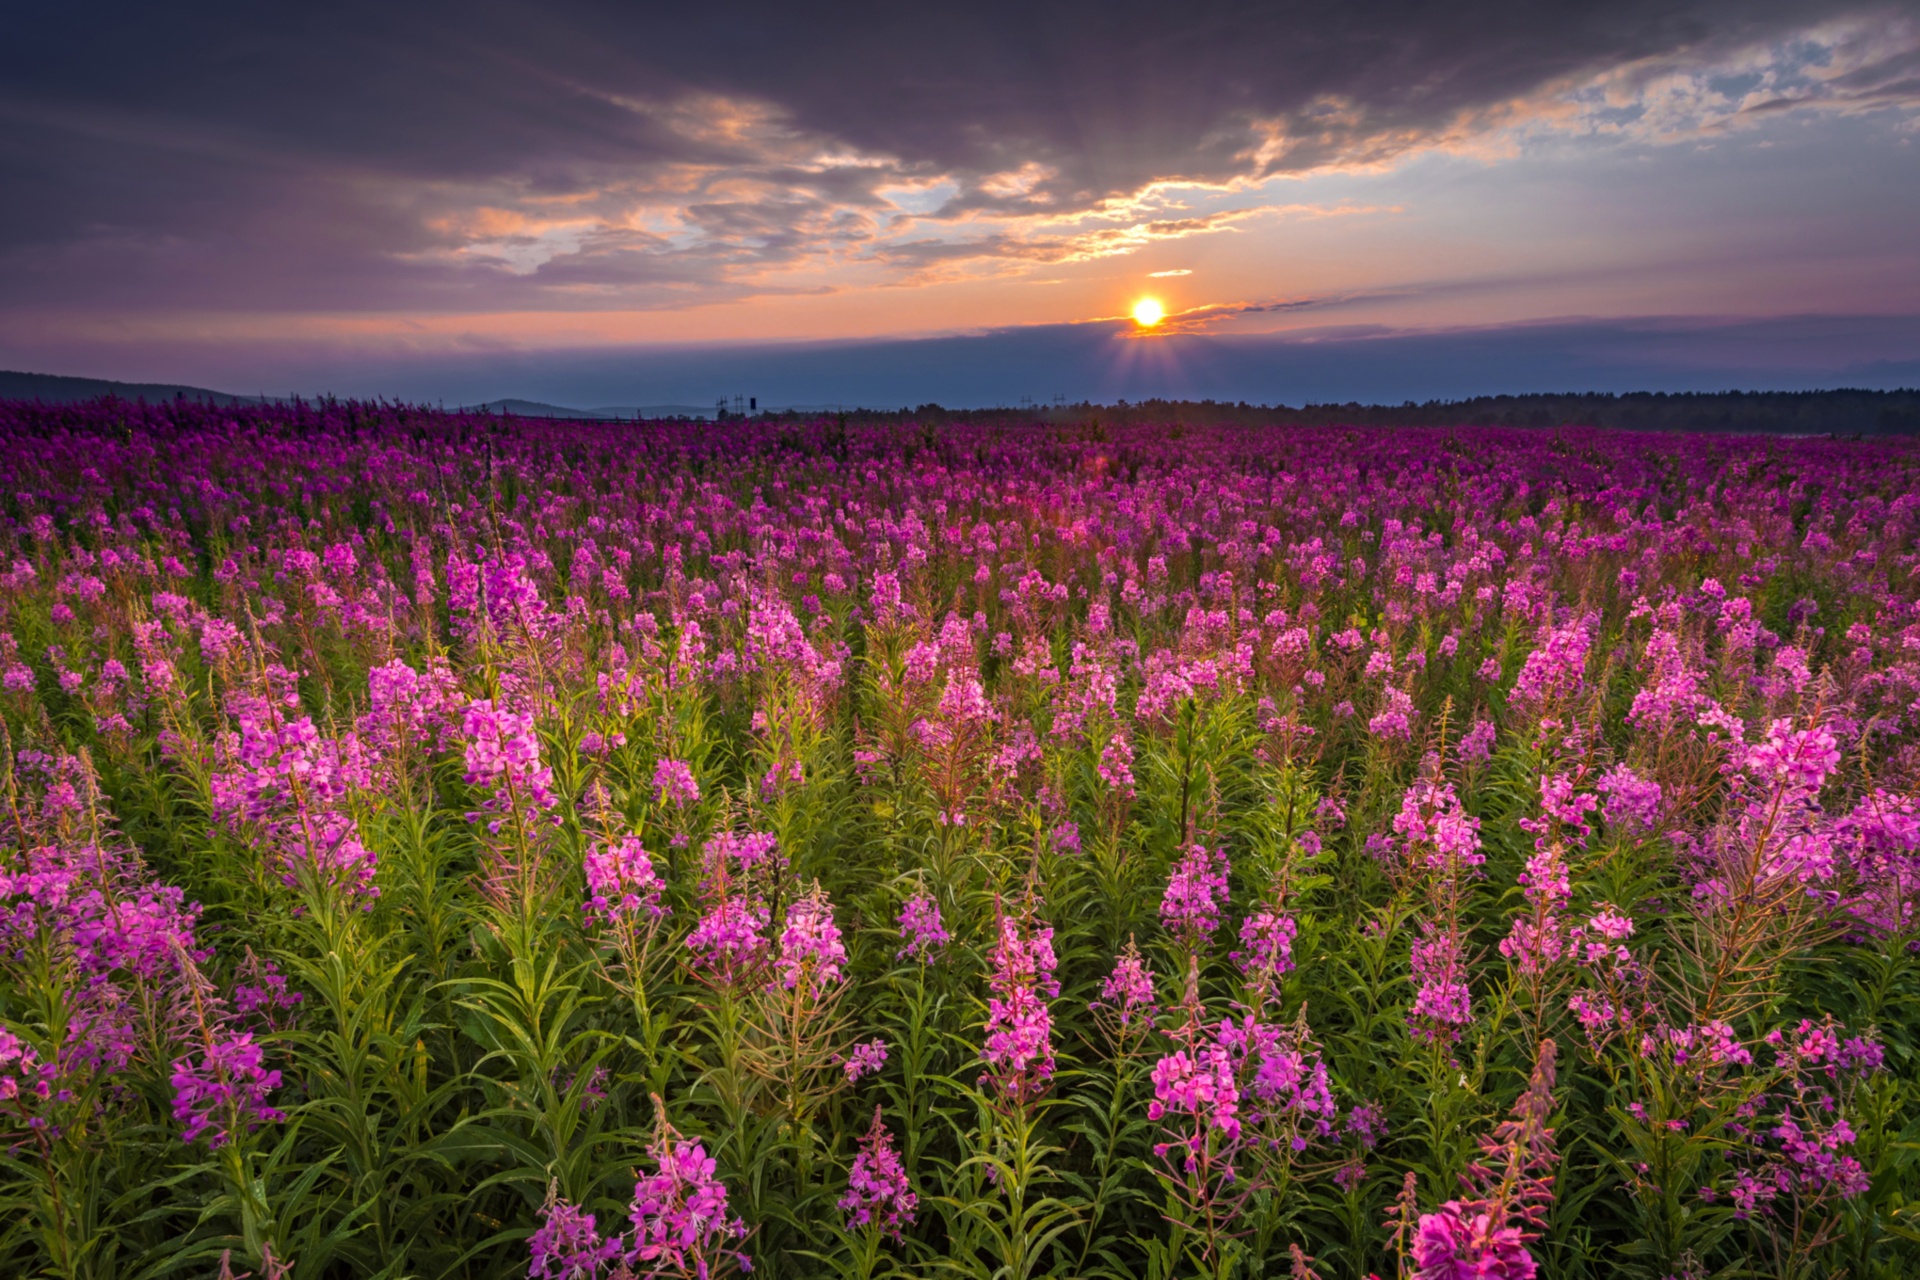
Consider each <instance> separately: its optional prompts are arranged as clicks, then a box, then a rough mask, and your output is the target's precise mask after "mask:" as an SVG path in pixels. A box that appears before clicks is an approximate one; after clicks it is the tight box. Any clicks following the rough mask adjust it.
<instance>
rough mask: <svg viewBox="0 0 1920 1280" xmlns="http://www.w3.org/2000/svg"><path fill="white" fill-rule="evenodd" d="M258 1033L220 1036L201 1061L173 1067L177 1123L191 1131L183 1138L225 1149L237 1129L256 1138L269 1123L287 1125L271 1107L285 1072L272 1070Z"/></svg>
mask: <svg viewBox="0 0 1920 1280" xmlns="http://www.w3.org/2000/svg"><path fill="white" fill-rule="evenodd" d="M264 1061H265V1056H264V1055H263V1054H262V1052H261V1050H260V1046H259V1045H257V1044H255V1043H254V1042H253V1033H252V1032H247V1031H242V1032H237V1033H221V1032H216V1033H214V1035H213V1037H212V1039H211V1040H210V1042H209V1043H208V1045H207V1047H206V1050H205V1051H204V1052H203V1053H202V1054H201V1055H200V1056H199V1058H198V1059H197V1060H196V1059H195V1058H194V1057H192V1056H191V1055H189V1056H188V1057H185V1058H181V1059H179V1060H178V1061H176V1062H175V1063H174V1064H173V1118H174V1119H175V1120H177V1121H179V1122H180V1123H181V1124H182V1125H183V1126H184V1127H185V1128H184V1132H183V1133H182V1135H181V1137H182V1138H183V1139H184V1140H185V1141H187V1142H197V1141H199V1140H200V1138H201V1137H202V1136H203V1135H204V1136H206V1138H207V1145H208V1146H211V1147H220V1146H224V1145H225V1144H226V1143H227V1142H228V1141H230V1140H231V1139H232V1137H233V1135H234V1132H235V1131H236V1130H244V1131H245V1132H248V1133H251V1132H253V1131H254V1130H255V1129H258V1128H259V1127H260V1126H261V1125H263V1124H266V1123H268V1122H269V1121H277V1120H285V1119H286V1118H287V1117H286V1115H285V1114H284V1113H282V1112H280V1111H277V1110H275V1109H274V1108H273V1107H271V1106H269V1105H267V1095H269V1094H270V1093H272V1092H273V1091H274V1090H275V1089H277V1088H279V1087H280V1073H279V1072H278V1071H268V1070H267V1069H266V1068H265V1066H264Z"/></svg>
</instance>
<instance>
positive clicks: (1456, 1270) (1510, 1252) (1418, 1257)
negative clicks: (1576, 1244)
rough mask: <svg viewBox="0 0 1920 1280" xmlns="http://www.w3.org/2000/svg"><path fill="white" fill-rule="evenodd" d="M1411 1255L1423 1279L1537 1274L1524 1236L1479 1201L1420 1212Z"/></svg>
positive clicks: (1485, 1279) (1514, 1278) (1529, 1278)
mask: <svg viewBox="0 0 1920 1280" xmlns="http://www.w3.org/2000/svg"><path fill="white" fill-rule="evenodd" d="M1412 1252H1413V1265H1414V1274H1415V1275H1416V1276H1418V1277H1419V1280H1533V1276H1534V1274H1535V1270H1536V1267H1535V1264H1534V1260H1533V1255H1532V1254H1531V1253H1529V1252H1527V1246H1526V1234H1525V1233H1524V1232H1523V1231H1522V1230H1521V1229H1520V1228H1519V1227H1515V1226H1509V1225H1507V1223H1506V1222H1505V1221H1504V1219H1502V1218H1499V1217H1496V1216H1495V1215H1494V1214H1493V1213H1491V1212H1489V1211H1488V1210H1487V1209H1485V1208H1483V1207H1481V1206H1480V1205H1479V1202H1477V1201H1470V1202H1462V1201H1459V1200H1449V1201H1447V1202H1446V1203H1445V1204H1443V1205H1441V1206H1440V1207H1439V1208H1438V1209H1436V1210H1435V1211H1434V1212H1432V1213H1426V1214H1422V1215H1421V1216H1420V1222H1419V1225H1418V1226H1417V1227H1415V1228H1414V1234H1413V1251H1412Z"/></svg>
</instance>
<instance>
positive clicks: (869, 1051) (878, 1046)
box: [842, 1038, 887, 1084]
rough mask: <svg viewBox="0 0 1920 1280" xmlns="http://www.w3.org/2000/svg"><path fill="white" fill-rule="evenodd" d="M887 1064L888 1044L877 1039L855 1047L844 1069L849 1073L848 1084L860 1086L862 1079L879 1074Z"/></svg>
mask: <svg viewBox="0 0 1920 1280" xmlns="http://www.w3.org/2000/svg"><path fill="white" fill-rule="evenodd" d="M886 1064H887V1042H886V1041H885V1040H881V1039H877V1038H876V1039H873V1040H869V1041H867V1042H866V1043H864V1044H856V1045H855V1046H853V1052H851V1053H849V1054H848V1055H847V1061H846V1063H845V1065H844V1067H843V1068H842V1069H843V1070H844V1071H845V1072H846V1073H847V1083H848V1084H858V1083H859V1082H860V1079H861V1077H863V1076H870V1075H876V1074H878V1073H879V1071H880V1068H881V1067H884V1066H885V1065H886Z"/></svg>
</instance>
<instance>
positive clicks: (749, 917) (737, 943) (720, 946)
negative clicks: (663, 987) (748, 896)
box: [687, 897, 769, 987]
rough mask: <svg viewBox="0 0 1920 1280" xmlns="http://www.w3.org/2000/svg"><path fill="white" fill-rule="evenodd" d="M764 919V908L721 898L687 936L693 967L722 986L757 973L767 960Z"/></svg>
mask: <svg viewBox="0 0 1920 1280" xmlns="http://www.w3.org/2000/svg"><path fill="white" fill-rule="evenodd" d="M768 920H769V917H768V913H767V911H766V910H765V909H764V908H761V907H756V906H752V905H750V904H749V903H747V902H746V901H745V900H744V899H741V898H733V897H729V898H722V899H721V900H720V901H719V903H718V904H716V905H715V906H714V907H713V909H712V910H711V911H709V912H707V914H706V915H704V916H702V917H700V923H699V924H697V925H695V926H694V929H693V932H692V933H690V934H688V935H687V949H688V950H689V951H691V952H692V953H693V961H692V963H693V967H694V968H695V969H696V970H697V971H699V972H700V973H702V974H703V975H705V976H706V977H708V978H710V979H712V980H713V981H715V982H717V983H719V984H720V985H721V986H725V987H731V986H734V985H735V984H737V983H739V982H741V981H743V980H744V979H746V978H747V977H749V976H750V975H752V974H754V973H756V972H758V971H759V969H760V968H761V966H762V965H764V964H765V963H766V959H767V939H766V936H765V930H766V927H767V923H768Z"/></svg>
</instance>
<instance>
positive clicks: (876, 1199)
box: [839, 1107, 920, 1240]
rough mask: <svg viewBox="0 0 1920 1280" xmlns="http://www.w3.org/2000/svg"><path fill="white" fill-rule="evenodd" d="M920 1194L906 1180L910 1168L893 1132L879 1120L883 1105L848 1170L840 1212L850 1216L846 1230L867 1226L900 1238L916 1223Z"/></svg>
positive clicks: (860, 1228) (876, 1112) (876, 1109)
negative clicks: (895, 1141) (905, 1230)
mask: <svg viewBox="0 0 1920 1280" xmlns="http://www.w3.org/2000/svg"><path fill="white" fill-rule="evenodd" d="M919 1206H920V1197H919V1196H917V1195H915V1194H914V1193H913V1190H912V1188H911V1187H910V1186H909V1185H908V1183H907V1170H906V1167H905V1166H904V1165H902V1164H901V1163H900V1155H899V1153H898V1152H896V1151H895V1150H894V1149H893V1135H892V1134H890V1133H888V1132H887V1127H886V1125H885V1124H884V1123H882V1121H881V1119H880V1108H878V1107H875V1108H874V1109H873V1127H872V1128H871V1129H869V1130H867V1136H866V1137H865V1138H863V1139H862V1140H861V1142H860V1154H859V1155H857V1156H855V1157H854V1158H853V1168H852V1169H851V1170H849V1171H848V1173H847V1194H845V1195H844V1196H841V1197H840V1202H839V1208H840V1211H841V1212H842V1213H844V1214H846V1215H847V1230H849V1231H859V1230H863V1229H865V1228H868V1227H873V1228H876V1229H878V1230H879V1232H880V1233H881V1234H882V1235H884V1236H891V1237H892V1238H894V1239H896V1240H897V1239H899V1238H900V1233H901V1231H902V1230H903V1229H905V1228H906V1227H909V1226H912V1225H913V1218H914V1214H915V1213H916V1212H917V1211H918V1209H919Z"/></svg>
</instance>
